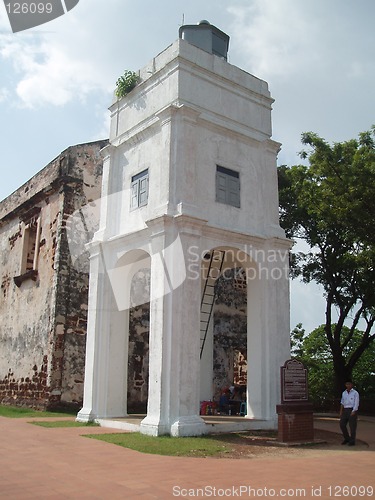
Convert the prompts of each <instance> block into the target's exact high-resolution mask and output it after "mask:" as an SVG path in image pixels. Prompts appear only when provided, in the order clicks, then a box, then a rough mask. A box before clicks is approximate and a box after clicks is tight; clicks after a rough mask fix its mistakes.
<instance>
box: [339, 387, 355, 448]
mask: <svg viewBox="0 0 375 500" xmlns="http://www.w3.org/2000/svg"><path fill="white" fill-rule="evenodd" d="M345 387H346V389H345V391H344V392H343V393H342V397H341V407H340V429H341V432H342V435H343V436H344V441H343V442H342V444H348V445H349V446H354V445H355V436H356V432H357V412H358V407H359V394H358V392H357V391H356V390H355V389H353V383H352V382H351V381H348V382H346V384H345ZM348 423H349V429H350V436H349V432H348V428H347V425H348Z"/></svg>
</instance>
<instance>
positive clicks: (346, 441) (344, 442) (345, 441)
mask: <svg viewBox="0 0 375 500" xmlns="http://www.w3.org/2000/svg"><path fill="white" fill-rule="evenodd" d="M348 443H349V441H348V440H347V439H344V441H343V442H342V443H341V444H348Z"/></svg>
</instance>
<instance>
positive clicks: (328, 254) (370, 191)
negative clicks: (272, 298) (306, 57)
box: [279, 127, 375, 394]
mask: <svg viewBox="0 0 375 500" xmlns="http://www.w3.org/2000/svg"><path fill="white" fill-rule="evenodd" d="M302 143H303V144H304V145H305V146H308V147H309V148H310V149H309V151H303V152H302V153H301V156H302V157H303V158H304V159H307V160H308V162H309V165H308V166H305V165H295V166H292V167H286V166H282V167H280V168H279V197H280V221H281V225H282V226H283V227H284V229H285V230H286V233H287V235H288V236H289V237H290V238H292V239H302V240H304V241H305V242H306V243H307V244H308V246H309V250H308V251H306V252H298V253H297V252H296V253H294V254H293V255H292V259H291V263H292V266H291V267H292V277H299V278H301V279H302V280H303V281H304V282H306V283H309V282H311V281H315V282H317V283H319V284H320V285H321V286H322V287H323V289H324V293H325V299H326V311H325V316H326V323H325V325H324V335H325V336H326V339H327V342H328V345H329V349H330V352H331V354H332V359H333V366H334V372H335V377H336V383H335V391H336V394H338V393H339V390H340V388H341V387H342V383H343V380H344V379H345V378H348V377H350V376H351V374H352V372H353V369H354V368H355V366H356V365H357V363H358V362H359V360H360V358H361V356H362V355H363V353H364V352H365V351H366V349H368V348H369V346H370V345H371V344H372V343H373V341H374V339H375V334H374V331H373V326H374V322H375V269H374V262H375V127H373V128H372V129H371V130H370V131H367V132H363V133H361V134H360V135H359V139H358V140H350V141H347V142H343V143H335V144H333V145H332V146H331V145H329V144H328V143H327V142H326V141H324V140H323V139H322V138H320V137H319V136H318V135H317V134H314V133H312V132H309V133H305V134H303V135H302ZM334 312H337V314H338V320H337V322H336V323H335V325H333V321H332V317H333V313H334ZM360 321H362V322H363V323H364V324H365V329H364V331H363V333H362V337H361V339H360V341H359V342H357V344H356V348H355V349H353V350H350V353H351V354H350V356H346V355H345V349H346V348H347V347H348V346H353V343H352V340H353V336H354V332H355V331H356V329H357V327H358V325H359V323H360ZM345 324H346V325H348V326H349V331H347V330H345V328H344V325H345Z"/></svg>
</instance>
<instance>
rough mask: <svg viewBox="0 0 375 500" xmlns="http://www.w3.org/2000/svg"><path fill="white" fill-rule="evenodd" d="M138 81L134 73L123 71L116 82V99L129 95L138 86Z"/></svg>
mask: <svg viewBox="0 0 375 500" xmlns="http://www.w3.org/2000/svg"><path fill="white" fill-rule="evenodd" d="M139 80H140V79H139V76H138V75H137V74H136V73H134V71H129V70H125V71H124V74H123V75H122V76H120V78H119V79H118V80H117V82H116V91H115V94H116V97H118V98H119V99H121V97H124V96H126V95H127V94H129V92H130V91H132V90H133V89H134V87H135V86H136V85H137V84H138V82H139Z"/></svg>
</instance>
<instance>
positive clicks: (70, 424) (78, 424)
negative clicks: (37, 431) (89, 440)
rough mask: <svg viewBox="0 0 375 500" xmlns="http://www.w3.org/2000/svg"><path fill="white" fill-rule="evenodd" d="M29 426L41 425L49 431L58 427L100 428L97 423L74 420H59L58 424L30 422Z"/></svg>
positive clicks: (38, 421)
mask: <svg viewBox="0 0 375 500" xmlns="http://www.w3.org/2000/svg"><path fill="white" fill-rule="evenodd" d="M29 424H34V425H39V426H40V427H47V428H49V429H53V428H56V427H99V424H96V423H95V422H88V423H84V422H75V421H74V420H57V421H56V422H51V421H40V420H36V421H34V422H29Z"/></svg>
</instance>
